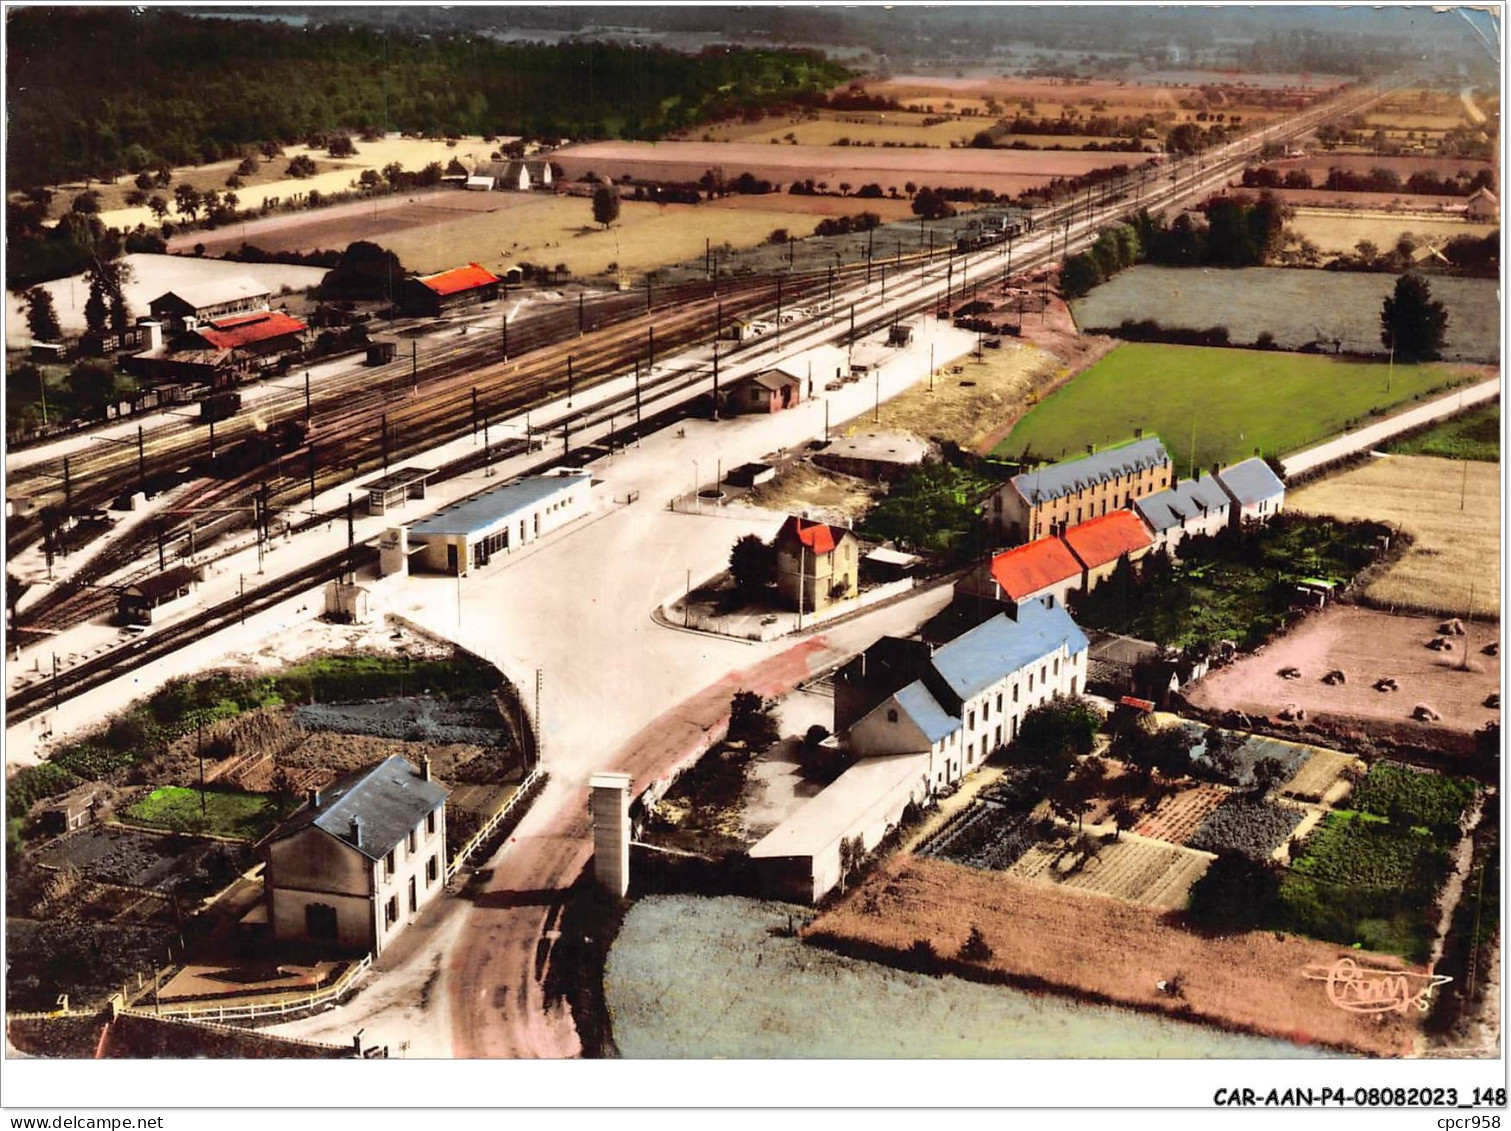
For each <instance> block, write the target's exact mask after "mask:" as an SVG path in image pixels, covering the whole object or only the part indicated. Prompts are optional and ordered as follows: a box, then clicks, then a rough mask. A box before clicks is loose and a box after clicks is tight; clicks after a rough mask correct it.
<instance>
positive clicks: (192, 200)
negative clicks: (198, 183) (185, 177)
mask: <svg viewBox="0 0 1511 1131" xmlns="http://www.w3.org/2000/svg"><path fill="white" fill-rule="evenodd" d="M173 205H174V207H175V208H177V209H178V214H179V215H180V216H187V217H188V218H189V219H190V220H193V219H194V217H195V216H196V215H197V214H198V212H199V190H198V189H196V188H195V187H194V186H193V185H190V184H181V185H179V186H178V187H177V188H175V189H174V190H173Z"/></svg>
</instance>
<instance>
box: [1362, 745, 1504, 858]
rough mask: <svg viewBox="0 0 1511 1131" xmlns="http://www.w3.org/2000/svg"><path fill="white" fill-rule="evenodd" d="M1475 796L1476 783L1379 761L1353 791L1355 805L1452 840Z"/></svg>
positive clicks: (1364, 810) (1363, 809)
mask: <svg viewBox="0 0 1511 1131" xmlns="http://www.w3.org/2000/svg"><path fill="white" fill-rule="evenodd" d="M1474 793H1475V785H1474V783H1473V782H1471V781H1467V780H1465V779H1463V778H1451V777H1449V776H1447V775H1446V774H1438V773H1433V772H1432V771H1431V770H1416V769H1412V768H1411V767H1410V766H1403V765H1401V764H1400V763H1397V762H1376V763H1375V764H1374V765H1373V766H1371V767H1370V770H1369V773H1368V774H1366V775H1365V777H1364V780H1363V781H1362V782H1360V783H1359V787H1358V789H1356V790H1354V797H1353V806H1354V808H1356V809H1359V810H1361V811H1363V812H1365V813H1374V814H1377V815H1379V816H1381V817H1388V818H1390V820H1391V823H1392V824H1397V825H1406V826H1421V827H1425V828H1428V829H1431V830H1432V831H1433V833H1434V834H1435V835H1437V836H1439V837H1440V838H1444V839H1451V838H1452V836H1453V830H1454V827H1455V826H1456V825H1457V824H1458V822H1459V818H1460V817H1461V816H1462V815H1463V812H1464V807H1465V806H1467V805H1468V804H1469V802H1470V801H1471V800H1472V799H1473V797H1474Z"/></svg>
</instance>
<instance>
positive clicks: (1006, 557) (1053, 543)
mask: <svg viewBox="0 0 1511 1131" xmlns="http://www.w3.org/2000/svg"><path fill="white" fill-rule="evenodd" d="M1080 575H1081V563H1080V562H1078V561H1076V559H1075V557H1074V556H1073V555H1072V554H1071V552H1070V551H1069V550H1067V549H1066V548H1065V543H1063V542H1061V541H1060V540H1059V539H1058V538H1040V539H1038V540H1037V541H1035V542H1030V543H1028V544H1027V545H1026V546H1018V547H1015V548H1014V549H1011V550H1008V551H1006V552H1005V553H1001V554H998V555H997V556H996V557H994V558H993V559H992V577H993V578H994V579H995V580H996V582H997V584H998V585H1000V586H1001V587H1002V593H1003V596H1006V597H1011V598H1012V599H1013V600H1014V601H1021V600H1022V599H1023V598H1025V597H1027V596H1029V595H1030V594H1033V593H1037V592H1039V590H1041V589H1045V588H1047V587H1048V586H1051V585H1057V584H1059V583H1060V582H1062V581H1068V580H1070V579H1071V578H1072V577H1079V576H1080Z"/></svg>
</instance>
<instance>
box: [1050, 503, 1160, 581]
mask: <svg viewBox="0 0 1511 1131" xmlns="http://www.w3.org/2000/svg"><path fill="white" fill-rule="evenodd" d="M1061 537H1062V538H1063V539H1064V540H1065V542H1066V544H1067V545H1068V546H1069V547H1070V548H1071V549H1072V550H1074V551H1075V555H1076V557H1078V558H1080V559H1081V562H1082V564H1084V565H1085V566H1086V568H1087V569H1096V568H1097V567H1098V566H1103V565H1106V564H1107V563H1108V562H1115V561H1117V559H1118V558H1120V557H1122V556H1123V555H1124V554H1128V553H1132V552H1134V551H1136V550H1144V549H1148V547H1149V546H1150V545H1152V543H1153V539H1152V538H1151V537H1150V536H1149V528H1148V527H1146V526H1145V525H1144V523H1143V520H1141V519H1140V518H1139V517H1138V515H1136V514H1134V513H1133V512H1132V511H1128V510H1117V511H1108V512H1107V513H1106V514H1104V515H1099V516H1098V517H1096V518H1093V519H1091V520H1090V521H1089V522H1083V523H1081V524H1080V525H1079V526H1072V527H1071V528H1070V529H1069V530H1067V531H1066V532H1065V533H1064V534H1062V535H1061Z"/></svg>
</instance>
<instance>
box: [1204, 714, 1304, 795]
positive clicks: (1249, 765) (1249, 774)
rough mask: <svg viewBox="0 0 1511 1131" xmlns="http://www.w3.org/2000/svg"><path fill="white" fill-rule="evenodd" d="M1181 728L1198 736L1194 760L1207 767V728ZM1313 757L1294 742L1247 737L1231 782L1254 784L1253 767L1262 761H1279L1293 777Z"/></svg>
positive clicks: (1235, 754) (1235, 759) (1237, 754)
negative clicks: (1205, 740)
mask: <svg viewBox="0 0 1511 1131" xmlns="http://www.w3.org/2000/svg"><path fill="white" fill-rule="evenodd" d="M1180 725H1181V726H1184V727H1185V728H1186V730H1188V731H1190V732H1191V733H1192V734H1193V735H1194V736H1195V737H1196V740H1197V742H1196V745H1195V746H1194V747H1192V750H1191V757H1192V760H1193V761H1195V762H1199V763H1202V764H1203V765H1205V763H1206V752H1207V745H1206V743H1205V742H1204V741H1203V738H1204V736H1205V735H1206V728H1205V727H1203V726H1200V725H1198V724H1196V723H1181V724H1180ZM1310 756H1311V751H1310V750H1308V749H1307V748H1306V747H1304V746H1298V745H1296V743H1294V742H1281V741H1279V740H1278V739H1274V738H1262V737H1260V736H1259V735H1257V734H1250V735H1246V736H1244V740H1243V743H1242V744H1241V745H1240V746H1239V747H1238V749H1237V750H1235V751H1234V752H1233V762H1234V772H1233V774H1232V775H1231V777H1230V778H1229V779H1228V780H1229V783H1230V784H1232V785H1240V786H1247V785H1253V784H1254V765H1255V763H1257V762H1258V761H1259V760H1260V759H1261V758H1274V759H1276V760H1277V761H1278V762H1280V764H1281V765H1282V766H1284V767H1285V771H1286V775H1287V776H1290V775H1292V774H1294V773H1295V772H1296V771H1297V770H1299V769H1300V768H1301V767H1302V765H1304V764H1305V762H1306V760H1307V759H1308V758H1309V757H1310Z"/></svg>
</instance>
